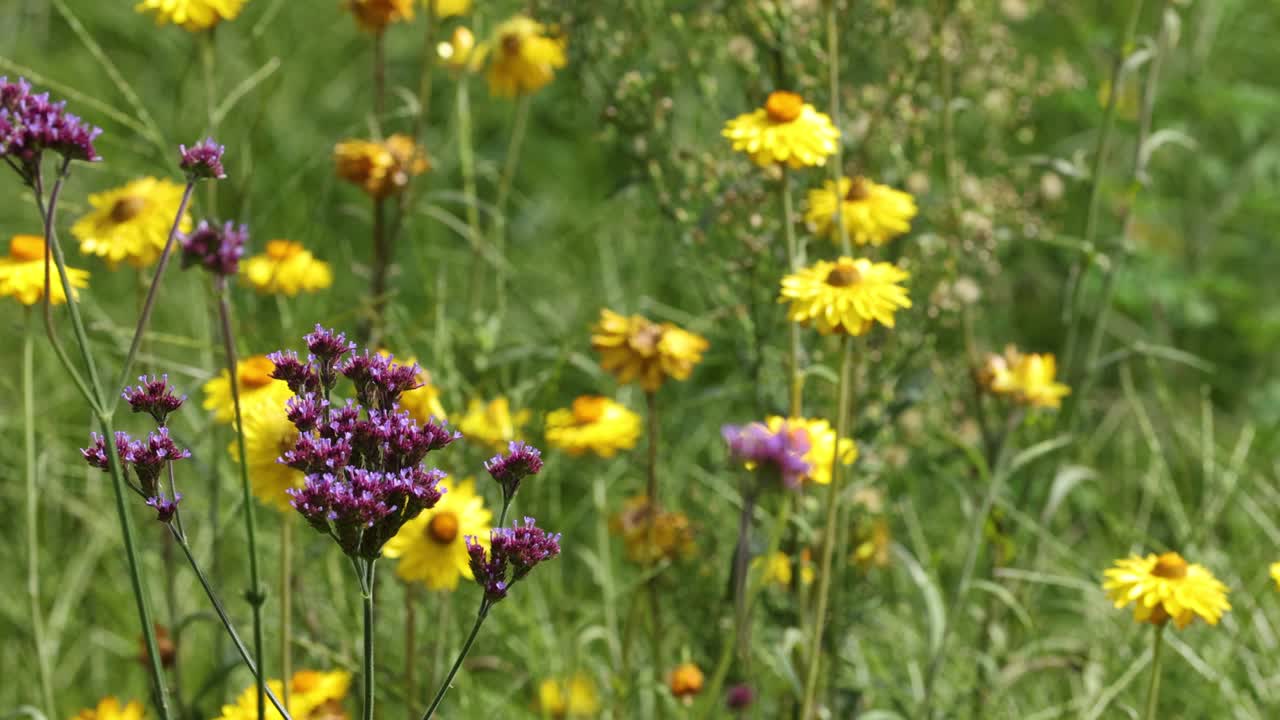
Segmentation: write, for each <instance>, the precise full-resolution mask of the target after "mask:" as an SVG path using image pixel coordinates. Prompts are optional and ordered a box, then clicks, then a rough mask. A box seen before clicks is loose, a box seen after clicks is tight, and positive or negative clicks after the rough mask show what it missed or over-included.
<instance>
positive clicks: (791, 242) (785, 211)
mask: <svg viewBox="0 0 1280 720" xmlns="http://www.w3.org/2000/svg"><path fill="white" fill-rule="evenodd" d="M778 193H779V194H780V195H781V196H782V225H783V234H784V235H785V236H786V239H787V265H788V267H789V268H790V269H791V272H796V271H797V270H799V269H800V266H801V264H802V260H801V258H800V244H799V242H798V241H797V240H796V218H795V208H794V206H793V205H792V200H791V173H790V172H789V171H788V170H787V169H786V168H785V167H784V168H783V169H782V182H781V183H779V184H778ZM788 324H789V325H790V328H789V332H790V338H791V344H790V354H789V355H788V367H787V370H788V372H789V373H790V375H791V383H790V399H791V402H790V404H789V405H788V407H789V408H790V417H793V418H798V417H801V416H802V415H803V413H804V368H802V367H801V366H800V363H801V355H802V354H803V352H804V350H803V346H802V345H801V342H800V326H799V325H798V324H796V323H788Z"/></svg>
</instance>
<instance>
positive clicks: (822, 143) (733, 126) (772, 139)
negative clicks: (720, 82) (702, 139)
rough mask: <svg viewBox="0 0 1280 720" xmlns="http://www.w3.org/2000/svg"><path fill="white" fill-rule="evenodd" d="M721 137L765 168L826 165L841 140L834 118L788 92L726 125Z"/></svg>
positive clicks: (782, 91)
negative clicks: (833, 121)
mask: <svg viewBox="0 0 1280 720" xmlns="http://www.w3.org/2000/svg"><path fill="white" fill-rule="evenodd" d="M720 134H721V135H723V136H724V137H726V138H728V139H729V140H730V141H732V142H733V149H734V150H737V151H740V152H744V153H746V154H747V155H748V156H749V157H750V158H751V159H752V160H753V161H754V162H755V163H756V164H757V165H760V166H761V167H767V166H769V165H774V164H786V165H789V166H790V167H793V168H802V167H812V166H814V165H825V164H826V162H827V156H829V155H831V154H833V153H834V152H835V151H836V147H837V145H836V143H838V142H839V141H840V131H839V130H837V129H836V126H835V125H832V124H831V118H830V117H827V115H825V114H824V113H820V112H818V111H817V110H815V109H814V108H813V106H812V105H810V104H808V103H806V102H805V101H804V98H801V97H800V96H799V95H797V94H795V93H793V92H787V91H785V90H779V91H777V92H774V93H771V94H770V95H769V98H768V100H766V101H765V104H764V107H762V108H759V109H757V110H753V111H751V112H749V113H746V114H744V115H739V116H738V117H736V118H734V119H732V120H730V121H729V122H727V123H725V126H724V131H723V132H721V133H720Z"/></svg>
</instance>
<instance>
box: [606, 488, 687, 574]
mask: <svg viewBox="0 0 1280 720" xmlns="http://www.w3.org/2000/svg"><path fill="white" fill-rule="evenodd" d="M650 518H652V520H650ZM651 522H652V531H650V523H651ZM609 529H610V530H611V531H612V532H613V533H614V534H615V535H620V536H622V542H623V545H624V546H625V547H626V551H627V559H628V560H630V561H631V562H634V563H637V564H640V565H652V564H654V563H656V562H658V561H659V560H676V559H678V558H682V557H688V556H689V555H690V554H691V553H692V552H693V550H694V545H693V526H692V525H691V524H690V523H689V518H688V517H687V516H686V515H685V514H684V513H681V512H669V511H667V510H664V509H662V508H661V507H655V506H654V505H653V504H652V503H650V502H649V498H647V497H645V496H644V495H640V496H637V497H633V498H631V499H629V500H627V501H626V502H625V503H624V504H623V506H622V510H621V512H618V513H615V514H614V515H613V517H611V518H609Z"/></svg>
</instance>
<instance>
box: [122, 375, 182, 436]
mask: <svg viewBox="0 0 1280 720" xmlns="http://www.w3.org/2000/svg"><path fill="white" fill-rule="evenodd" d="M138 382H140V383H142V384H141V385H138V386H137V387H127V388H125V389H124V392H123V393H121V394H120V396H121V397H123V398H124V400H125V402H127V403H129V407H131V408H133V411H134V412H136V413H138V412H145V413H147V414H149V415H151V417H153V418H155V420H156V422H157V423H158V424H160V425H164V424H165V419H166V418H168V416H169V413H171V412H173V411H175V410H177V409H178V408H180V407H182V403H183V402H185V401H186V399H187V396H186V395H183V396H182V397H178V396H177V395H175V394H174V393H173V391H172V390H171V389H170V387H169V376H168V375H167V374H166V375H161V376H160V377H148V376H146V375H143V376H142V377H139V378H138Z"/></svg>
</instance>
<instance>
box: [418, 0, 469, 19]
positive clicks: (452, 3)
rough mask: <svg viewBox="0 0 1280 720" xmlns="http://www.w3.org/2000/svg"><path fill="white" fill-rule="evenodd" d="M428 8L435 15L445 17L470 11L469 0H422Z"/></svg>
mask: <svg viewBox="0 0 1280 720" xmlns="http://www.w3.org/2000/svg"><path fill="white" fill-rule="evenodd" d="M422 4H423V5H425V6H426V7H427V9H429V10H434V11H435V13H436V17H439V18H447V17H453V16H455V15H466V14H467V13H469V12H471V0H422Z"/></svg>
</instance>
